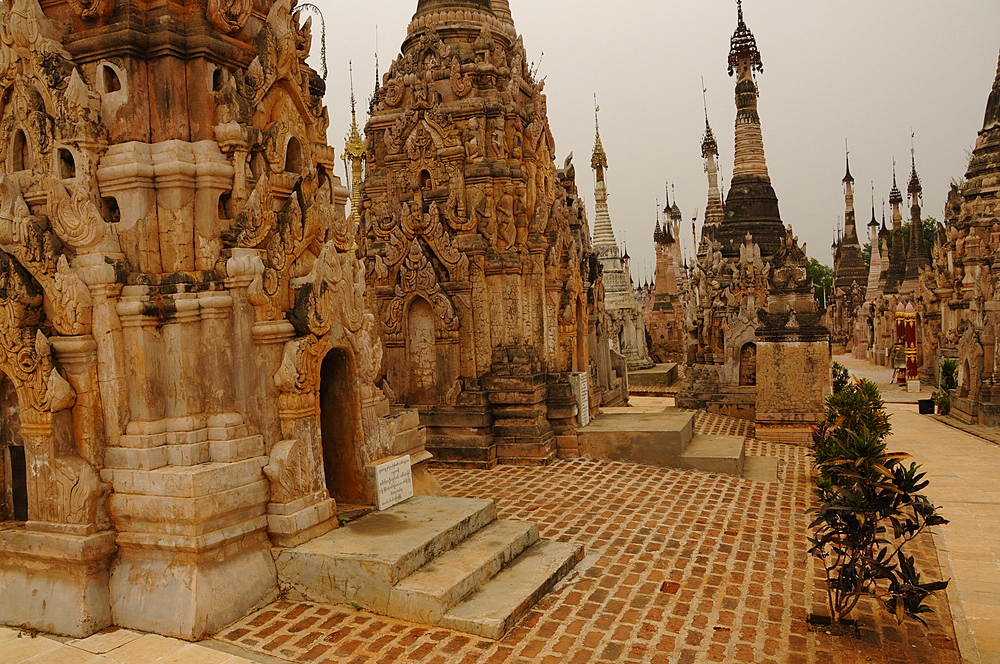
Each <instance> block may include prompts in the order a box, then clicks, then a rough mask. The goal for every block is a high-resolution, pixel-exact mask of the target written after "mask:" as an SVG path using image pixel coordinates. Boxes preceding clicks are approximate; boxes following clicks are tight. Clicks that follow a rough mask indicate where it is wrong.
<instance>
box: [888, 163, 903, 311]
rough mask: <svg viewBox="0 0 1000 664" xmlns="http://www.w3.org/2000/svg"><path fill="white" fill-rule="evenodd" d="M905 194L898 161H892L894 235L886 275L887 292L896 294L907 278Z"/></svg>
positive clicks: (891, 195) (891, 202) (890, 201)
mask: <svg viewBox="0 0 1000 664" xmlns="http://www.w3.org/2000/svg"><path fill="white" fill-rule="evenodd" d="M902 202H903V194H902V193H901V192H900V191H899V185H898V184H896V160H895V159H893V161H892V189H891V190H889V204H890V205H891V206H892V235H891V236H890V240H889V270H888V272H887V274H886V292H889V293H895V292H896V290H897V289H898V287H899V286H900V285H901V284H902V283H903V279H904V278H905V276H906V247H904V246H903V242H904V239H903V214H902V212H901V211H900V205H901V204H902Z"/></svg>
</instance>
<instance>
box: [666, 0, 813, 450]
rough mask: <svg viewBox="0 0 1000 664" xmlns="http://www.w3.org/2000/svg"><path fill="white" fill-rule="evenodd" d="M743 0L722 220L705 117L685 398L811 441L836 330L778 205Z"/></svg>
mask: <svg viewBox="0 0 1000 664" xmlns="http://www.w3.org/2000/svg"><path fill="white" fill-rule="evenodd" d="M737 7H738V18H739V21H738V25H737V28H736V31H735V33H734V34H733V37H732V41H731V48H730V53H729V73H730V75H735V76H736V128H735V137H736V151H735V158H734V164H733V178H732V180H731V187H730V189H729V193H728V196H727V198H726V202H725V206H724V210H723V215H722V218H721V220H718V218H719V208H720V197H719V194H718V181H717V174H716V170H717V169H716V168H715V167H714V164H715V156H716V155H717V154H718V148H717V146H716V145H715V144H714V137H713V136H712V135H711V129H710V128H708V127H707V126H706V135H705V139H704V140H703V144H702V153H703V155H704V156H705V159H706V172H707V173H708V176H709V200H708V206H707V211H706V223H705V225H704V228H703V231H702V241H701V245H700V249H699V257H698V262H697V264H696V265H695V266H694V277H693V281H694V294H693V297H692V298H690V301H689V304H688V311H689V313H688V323H689V326H690V327H689V330H690V335H689V339H690V341H689V343H690V350H689V352H688V359H689V362H688V366H687V368H686V376H685V380H684V385H683V387H682V390H681V392H680V393H679V394H678V396H677V405H678V406H681V407H687V408H708V409H709V410H712V411H716V412H722V413H726V414H731V415H736V416H739V417H744V418H749V419H753V420H755V422H756V426H757V435H758V437H760V438H763V439H765V440H778V441H788V442H805V441H807V440H809V427H810V425H811V424H812V423H813V422H815V420H816V419H817V418H818V417H820V416H821V415H822V413H823V410H824V407H823V400H824V398H825V396H826V394H827V392H828V391H829V385H830V375H829V370H828V367H829V365H830V349H829V331H828V330H827V328H826V327H824V326H823V325H822V324H821V323H820V317H821V314H820V313H819V312H818V311H817V310H816V303H815V300H814V299H813V295H812V286H811V282H810V279H809V277H808V275H807V273H806V264H807V259H806V254H805V247H804V246H802V247H800V246H799V244H798V240H797V238H795V237H794V235H793V234H792V230H791V227H788V228H787V229H786V228H785V226H784V224H783V223H782V221H781V216H780V214H779V211H778V199H777V196H776V195H775V193H774V188H773V187H772V186H771V180H770V177H769V175H768V170H767V162H766V159H765V157H764V143H763V138H762V133H761V125H760V116H759V115H758V112H757V98H758V90H757V85H756V82H755V79H754V74H755V73H760V72H762V71H763V62H762V59H761V55H760V51H759V50H758V48H757V42H756V39H755V38H754V36H753V33H752V32H751V31H750V29H749V28H748V27H747V25H746V23H745V22H744V20H743V6H742V2H741V0H737Z"/></svg>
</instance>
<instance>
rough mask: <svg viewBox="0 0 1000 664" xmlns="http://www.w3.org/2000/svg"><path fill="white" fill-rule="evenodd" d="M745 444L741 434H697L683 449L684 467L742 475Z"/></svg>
mask: <svg viewBox="0 0 1000 664" xmlns="http://www.w3.org/2000/svg"><path fill="white" fill-rule="evenodd" d="M744 458H745V446H744V439H743V437H742V436H709V435H704V434H698V435H696V436H694V437H693V438H692V439H691V444H690V445H688V448H687V450H685V451H684V455H683V457H682V463H683V467H684V468H691V469H693V470H703V471H705V472H708V473H725V474H727V475H736V476H737V477H742V476H743V465H744Z"/></svg>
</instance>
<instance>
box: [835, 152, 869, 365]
mask: <svg viewBox="0 0 1000 664" xmlns="http://www.w3.org/2000/svg"><path fill="white" fill-rule="evenodd" d="M843 182H844V229H843V234H842V235H841V236H840V237H838V238H837V240H836V242H834V244H833V293H832V297H831V301H830V303H829V306H828V308H827V324H828V325H829V327H830V335H831V337H832V341H833V348H834V352H846V351H849V350H850V349H851V347H852V345H853V342H854V328H855V325H856V323H857V320H858V315H859V313H860V311H861V307H862V305H863V304H864V302H865V290H866V287H867V282H868V266H867V265H865V259H864V257H863V256H862V253H861V241H860V239H859V238H858V228H857V221H856V217H855V213H854V176H852V175H851V162H850V158H849V157H848V159H847V172H846V174H845V175H844V180H843Z"/></svg>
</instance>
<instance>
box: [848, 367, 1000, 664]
mask: <svg viewBox="0 0 1000 664" xmlns="http://www.w3.org/2000/svg"><path fill="white" fill-rule="evenodd" d="M835 359H837V360H838V361H839V362H840V363H841V364H843V365H844V366H846V367H847V368H848V369H850V370H851V371H852V372H854V373H856V374H858V375H866V376H870V377H872V379H873V380H877V379H880V378H883V377H884V375H887V374H886V373H885V370H884V369H882V368H881V367H872V366H871V365H869V364H868V363H866V362H859V361H857V360H853V359H852V358H845V357H837V358H835ZM880 372H882V373H880ZM888 410H889V412H890V413H891V415H892V427H893V436H892V438H891V439H890V445H892V446H894V447H896V448H898V449H900V450H903V451H906V452H909V453H911V454H913V455H914V460H915V461H916V462H917V463H920V464H921V465H923V467H924V470H925V471H926V472H927V479H929V480H930V481H931V483H930V486H929V487H928V488H927V491H926V493H927V495H928V496H929V497H930V498H931V500H933V501H934V504H936V505H940V506H941V512H942V514H944V516H945V518H947V519H950V520H951V523H950V524H948V525H947V526H944V527H942V528H938V529H936V531H935V533H934V539H935V542H936V544H937V548H938V550H939V551H941V554H942V558H943V559H944V560H943V561H942V562H943V566H944V568H945V576H946V577H952V578H953V581H952V587H951V588H949V597H950V598H951V600H952V606H953V608H954V611H955V614H956V617H957V621H956V622H957V624H958V630H957V631H958V636H959V641H960V643H961V645H962V654H963V655H965V658H966V660H967V661H969V662H972V663H973V664H980V663H981V664H1000V484H998V482H997V473H998V469H1000V447H998V446H997V445H996V444H994V443H993V442H990V441H988V440H983V439H982V438H980V437H977V436H975V435H969V433H963V432H962V431H959V430H957V429H956V428H952V427H949V426H945V425H944V424H943V423H941V422H939V421H937V419H938V418H936V417H930V416H927V415H920V414H918V413H917V411H916V408H915V407H914V406H910V405H903V404H889V406H888ZM963 426H964V425H963ZM977 429H986V427H974V428H973V429H972V431H971V433H976V432H977ZM990 433H991V434H992V437H993V438H996V436H997V430H996V429H993V430H992V432H990Z"/></svg>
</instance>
